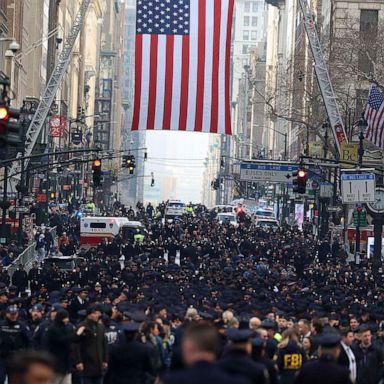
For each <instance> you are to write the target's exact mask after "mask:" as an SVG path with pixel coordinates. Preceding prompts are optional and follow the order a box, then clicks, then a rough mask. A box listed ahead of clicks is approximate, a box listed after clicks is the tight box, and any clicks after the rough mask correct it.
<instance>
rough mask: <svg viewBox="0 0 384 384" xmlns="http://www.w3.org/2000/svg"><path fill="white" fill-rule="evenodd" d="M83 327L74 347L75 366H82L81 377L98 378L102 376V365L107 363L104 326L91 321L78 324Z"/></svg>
mask: <svg viewBox="0 0 384 384" xmlns="http://www.w3.org/2000/svg"><path fill="white" fill-rule="evenodd" d="M82 326H85V328H86V329H85V331H84V333H83V334H82V335H81V336H80V338H79V342H78V343H76V344H75V345H74V360H75V365H77V364H79V363H83V364H84V371H83V372H82V375H83V376H86V377H100V376H102V374H103V369H102V363H103V362H108V343H107V338H106V337H105V332H104V326H103V325H102V324H99V323H95V322H93V321H91V320H88V319H87V320H85V321H83V322H81V323H80V324H79V328H80V327H82Z"/></svg>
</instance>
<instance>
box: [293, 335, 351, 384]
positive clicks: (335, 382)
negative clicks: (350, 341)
mask: <svg viewBox="0 0 384 384" xmlns="http://www.w3.org/2000/svg"><path fill="white" fill-rule="evenodd" d="M340 341H341V337H340V335H339V333H338V332H336V331H327V332H324V334H323V335H322V336H321V337H319V340H318V343H319V345H320V347H319V359H318V360H310V361H308V362H307V363H306V364H304V365H303V366H302V368H301V370H300V371H299V374H298V375H297V376H296V379H295V382H294V383H295V384H308V383H310V384H324V383H327V384H352V381H351V378H350V375H349V370H348V368H346V367H342V366H340V365H339V364H337V358H338V357H339V355H340Z"/></svg>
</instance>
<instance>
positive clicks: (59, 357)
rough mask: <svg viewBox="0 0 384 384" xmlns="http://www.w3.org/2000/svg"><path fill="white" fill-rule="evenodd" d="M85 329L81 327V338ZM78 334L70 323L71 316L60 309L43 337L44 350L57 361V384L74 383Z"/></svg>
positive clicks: (79, 330) (79, 332) (79, 331)
mask: <svg viewBox="0 0 384 384" xmlns="http://www.w3.org/2000/svg"><path fill="white" fill-rule="evenodd" d="M84 329H85V328H84V327H79V329H78V331H77V335H78V336H79V337H80V336H81V334H82V333H83V332H84ZM75 338H76V333H75V330H74V327H73V325H72V324H70V323H69V314H68V312H67V311H66V310H65V309H59V310H58V311H57V313H56V316H55V319H54V320H53V322H52V324H51V325H50V326H49V328H48V329H47V331H46V334H45V335H44V337H43V349H44V350H46V351H47V352H49V353H50V354H51V355H52V356H53V357H54V359H55V371H56V377H55V384H71V383H72V375H71V371H72V343H73V342H74V341H75Z"/></svg>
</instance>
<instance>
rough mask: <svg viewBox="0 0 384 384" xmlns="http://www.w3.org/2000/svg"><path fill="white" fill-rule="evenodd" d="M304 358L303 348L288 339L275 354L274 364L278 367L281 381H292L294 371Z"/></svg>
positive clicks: (284, 383) (288, 383)
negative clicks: (286, 343)
mask: <svg viewBox="0 0 384 384" xmlns="http://www.w3.org/2000/svg"><path fill="white" fill-rule="evenodd" d="M306 360H307V358H306V355H305V352H304V351H303V349H302V348H300V347H299V346H298V345H297V343H295V342H293V341H289V342H288V345H287V346H286V347H285V348H279V349H278V351H277V355H276V364H277V367H278V368H279V372H280V377H281V383H282V384H291V383H293V382H294V379H295V376H296V373H297V372H298V371H299V370H300V369H301V367H302V365H303V363H305V361H306Z"/></svg>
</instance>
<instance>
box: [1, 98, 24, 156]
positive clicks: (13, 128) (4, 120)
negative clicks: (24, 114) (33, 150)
mask: <svg viewBox="0 0 384 384" xmlns="http://www.w3.org/2000/svg"><path fill="white" fill-rule="evenodd" d="M19 119H20V110H19V109H15V108H10V107H8V106H6V105H0V148H2V149H5V148H8V147H14V148H16V147H18V146H19V145H20V144H21V143H22V138H21V132H22V127H21V124H20V121H19Z"/></svg>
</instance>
